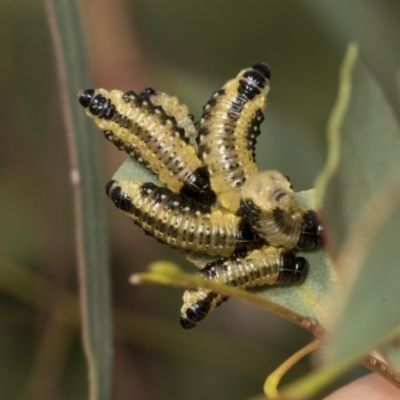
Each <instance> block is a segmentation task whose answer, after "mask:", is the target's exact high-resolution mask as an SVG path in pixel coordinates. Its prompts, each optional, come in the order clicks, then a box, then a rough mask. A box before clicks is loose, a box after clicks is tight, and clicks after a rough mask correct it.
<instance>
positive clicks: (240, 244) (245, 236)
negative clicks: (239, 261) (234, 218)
mask: <svg viewBox="0 0 400 400" xmlns="http://www.w3.org/2000/svg"><path fill="white" fill-rule="evenodd" d="M264 243H265V242H264V240H263V239H262V238H261V237H260V236H259V235H258V234H257V232H255V231H254V230H253V228H252V226H251V225H250V224H249V223H248V222H247V221H246V220H244V219H242V220H241V221H240V223H239V225H238V236H237V243H236V247H235V254H236V255H237V256H238V255H242V254H243V253H244V252H247V251H249V250H254V249H256V248H259V247H261V246H262V245H263V244H264Z"/></svg>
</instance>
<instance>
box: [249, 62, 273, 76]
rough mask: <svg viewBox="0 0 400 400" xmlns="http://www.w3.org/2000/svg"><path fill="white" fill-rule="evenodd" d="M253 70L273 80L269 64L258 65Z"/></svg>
mask: <svg viewBox="0 0 400 400" xmlns="http://www.w3.org/2000/svg"><path fill="white" fill-rule="evenodd" d="M252 68H253V69H255V70H256V71H258V72H260V73H261V74H262V75H264V76H265V77H266V78H267V79H271V70H270V68H269V67H268V65H267V64H264V63H257V64H254V65H253V66H252Z"/></svg>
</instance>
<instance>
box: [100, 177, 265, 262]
mask: <svg viewBox="0 0 400 400" xmlns="http://www.w3.org/2000/svg"><path fill="white" fill-rule="evenodd" d="M106 192H107V195H108V196H109V197H110V199H111V200H112V201H113V202H114V204H115V205H116V207H117V208H119V209H120V210H121V211H122V212H123V213H124V214H125V215H126V216H128V217H129V218H130V219H132V220H133V221H134V222H135V223H136V224H137V225H139V226H140V227H141V228H142V229H143V230H144V231H145V232H146V233H147V234H149V235H151V236H154V237H155V238H156V239H157V240H158V241H160V242H162V243H166V244H168V245H169V246H171V247H174V248H177V249H181V250H186V251H194V252H200V253H204V254H209V255H219V256H229V255H231V254H232V253H233V252H234V251H236V250H238V249H242V248H245V247H247V246H253V245H254V243H257V242H260V238H259V237H258V235H257V234H255V233H254V232H253V231H252V229H251V228H250V226H249V225H248V224H247V223H245V222H244V221H243V220H242V218H240V217H238V216H237V215H234V214H232V213H230V212H227V211H222V210H218V209H212V208H210V207H209V206H205V205H203V204H201V203H199V202H195V201H194V200H192V199H187V198H184V197H182V196H181V195H179V194H177V193H172V192H171V191H170V190H169V189H167V188H165V187H159V186H156V185H154V184H153V183H143V182H141V181H120V182H118V181H110V182H109V183H108V184H107V187H106Z"/></svg>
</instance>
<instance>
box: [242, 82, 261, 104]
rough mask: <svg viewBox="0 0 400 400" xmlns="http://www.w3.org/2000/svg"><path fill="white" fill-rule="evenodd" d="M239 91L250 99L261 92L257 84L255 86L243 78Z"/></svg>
mask: <svg viewBox="0 0 400 400" xmlns="http://www.w3.org/2000/svg"><path fill="white" fill-rule="evenodd" d="M238 92H239V93H240V94H243V96H246V97H247V98H248V99H249V100H252V99H254V97H256V96H257V95H259V94H260V93H261V91H260V89H259V88H258V87H257V86H253V85H251V84H249V83H248V82H247V81H245V80H243V79H241V80H240V81H239V87H238Z"/></svg>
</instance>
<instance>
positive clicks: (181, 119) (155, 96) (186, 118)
mask: <svg viewBox="0 0 400 400" xmlns="http://www.w3.org/2000/svg"><path fill="white" fill-rule="evenodd" d="M140 96H147V97H148V99H149V100H150V101H151V102H152V103H153V105H155V106H160V107H162V108H163V109H164V111H165V113H166V114H167V115H170V116H171V117H174V118H175V120H176V124H177V125H178V127H179V128H182V129H183V130H184V132H185V137H186V138H187V139H190V140H194V139H195V138H196V136H197V129H196V126H195V124H194V117H193V114H190V113H189V110H188V108H187V106H186V105H185V104H181V103H179V100H178V98H177V97H175V96H170V95H169V94H167V93H164V92H159V91H156V90H154V89H152V88H147V89H144V90H143V91H142V92H141V93H140Z"/></svg>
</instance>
